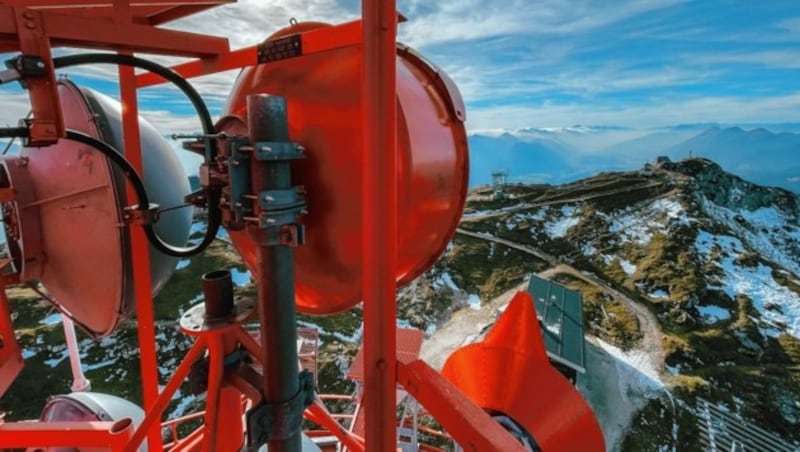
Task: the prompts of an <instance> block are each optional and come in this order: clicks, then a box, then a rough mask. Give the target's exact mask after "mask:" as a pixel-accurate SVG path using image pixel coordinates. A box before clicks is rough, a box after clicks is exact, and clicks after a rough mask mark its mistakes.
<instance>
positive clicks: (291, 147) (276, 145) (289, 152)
mask: <svg viewBox="0 0 800 452" xmlns="http://www.w3.org/2000/svg"><path fill="white" fill-rule="evenodd" d="M253 151H254V152H253V155H254V157H255V159H256V160H294V159H302V158H305V157H306V155H305V148H304V147H303V146H301V145H299V144H297V143H292V142H288V141H281V142H276V141H261V142H258V143H256V144H255V145H254V146H253Z"/></svg>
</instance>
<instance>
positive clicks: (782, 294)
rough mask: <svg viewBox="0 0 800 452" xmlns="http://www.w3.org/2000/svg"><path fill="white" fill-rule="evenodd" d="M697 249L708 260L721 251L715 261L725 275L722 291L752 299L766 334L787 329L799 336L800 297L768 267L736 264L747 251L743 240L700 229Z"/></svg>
mask: <svg viewBox="0 0 800 452" xmlns="http://www.w3.org/2000/svg"><path fill="white" fill-rule="evenodd" d="M695 248H696V249H697V251H698V253H700V254H701V255H703V256H705V257H706V258H711V253H712V250H714V249H715V248H716V249H718V250H719V251H720V256H719V259H718V260H717V261H716V262H715V264H716V265H717V266H718V267H719V268H720V269H721V270H722V273H723V276H722V277H721V278H720V280H719V285H720V288H721V289H722V290H723V291H725V293H727V294H728V296H730V297H731V298H735V297H736V295H737V294H744V295H747V296H748V297H749V298H750V299H751V300H753V306H755V308H756V309H757V310H758V312H759V314H760V316H761V319H762V321H763V322H764V323H766V328H762V329H761V331H762V333H763V334H766V335H768V336H772V337H777V336H778V335H780V332H781V331H783V330H785V331H786V332H787V333H789V334H791V335H792V336H795V337H800V295H798V294H796V293H795V292H793V291H791V290H789V289H788V288H786V287H784V286H782V285H780V284H778V283H777V282H776V281H775V279H774V278H773V277H772V268H770V267H767V266H766V265H763V264H759V265H758V266H756V267H748V266H740V265H736V263H735V260H736V257H737V256H739V255H740V254H742V253H743V252H745V250H746V249H745V246H744V244H743V243H742V241H741V240H739V239H737V238H736V237H731V236H728V235H716V234H711V233H709V232H707V231H703V230H701V231H699V232H698V234H697V238H696V239H695Z"/></svg>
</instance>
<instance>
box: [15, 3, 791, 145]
mask: <svg viewBox="0 0 800 452" xmlns="http://www.w3.org/2000/svg"><path fill="white" fill-rule="evenodd" d="M398 7H399V9H400V10H401V12H403V13H405V14H406V15H407V16H408V17H409V22H407V23H405V24H402V25H401V26H400V30H399V36H400V39H401V40H402V41H404V42H407V43H409V44H412V45H413V46H415V47H417V48H419V49H420V50H422V51H423V53H425V54H426V55H428V56H429V57H430V58H431V59H432V60H433V61H435V62H436V63H437V64H439V65H440V66H442V67H443V68H444V69H445V70H446V71H447V72H448V73H450V74H451V76H452V77H453V78H454V79H455V81H456V82H457V83H458V85H459V87H460V88H461V90H462V92H463V95H464V98H465V100H466V102H467V106H468V116H469V122H468V126H469V127H470V129H485V128H518V127H528V126H538V127H554V126H565V125H571V124H606V125H623V126H632V127H656V126H662V125H669V124H675V123H688V122H724V123H768V122H791V121H797V119H796V118H798V117H800V115H799V113H800V76H798V74H797V72H798V70H800V51H798V50H797V49H798V48H800V45H799V44H800V3H797V2H760V3H757V4H756V3H752V2H735V1H730V0H703V1H697V0H695V1H690V0H620V1H617V2H608V1H605V0H572V1H569V2H564V1H562V0H539V1H536V2H533V1H531V0H503V1H498V0H481V1H479V0H439V1H436V2H429V1H423V0H399V1H398ZM359 13H360V2H359V1H357V0H277V1H270V2H263V1H259V0H240V1H239V2H238V3H236V4H230V5H225V6H221V7H218V8H215V9H212V10H210V11H207V12H204V13H201V14H198V15H195V16H192V17H190V18H187V19H184V20H181V21H178V22H175V23H173V24H171V25H170V27H172V28H176V29H180V30H190V31H201V32H207V33H211V34H217V35H222V36H226V37H228V39H229V40H230V43H231V47H232V48H239V47H243V46H247V45H252V44H254V43H257V42H259V41H261V40H263V38H264V37H266V36H268V35H269V34H271V33H272V32H274V31H276V30H277V29H279V28H281V27H283V26H285V25H287V24H288V23H289V20H290V19H291V18H296V19H297V20H300V21H305V20H322V21H327V22H331V23H338V22H342V21H346V20H351V19H354V18H357V17H358V15H359ZM159 61H162V62H165V63H170V64H173V63H176V62H178V61H179V60H176V59H165V58H160V59H159ZM70 74H71V75H70V76H71V77H73V78H74V79H75V80H76V81H79V82H82V83H88V84H90V85H91V86H93V87H95V88H97V89H99V90H101V91H103V92H106V93H109V94H113V93H114V91H115V90H116V87H115V85H114V84H113V83H112V80H113V79H114V77H115V69H114V68H113V67H97V68H91V69H84V68H81V69H75V70H71V71H70ZM235 75H236V72H235V71H233V72H228V73H224V74H216V75H212V76H207V77H203V78H199V79H195V80H193V83H195V85H196V86H197V87H198V90H199V91H200V92H201V93H203V95H204V96H205V97H206V98H207V99H208V101H209V103H210V105H211V107H212V108H213V109H215V110H218V109H219V108H220V106H221V105H222V102H223V101H224V99H225V97H226V95H227V93H228V90H229V88H230V86H231V84H232V82H233V79H234V77H235ZM3 92H4V93H9V92H10V93H13V94H11V95H10V96H5V97H4V108H3V109H2V111H0V121H2V122H4V123H12V124H13V123H15V122H16V119H17V118H18V117H20V116H21V115H24V114H25V112H26V111H25V110H26V108H27V107H26V103H25V96H24V93H21V92H20V91H19V90H18V89H17V90H16V91H14V90H11V91H9V89H8V88H3ZM140 99H141V103H142V111H143V114H144V115H145V116H146V117H148V118H149V119H151V120H152V121H154V122H156V124H157V126H159V127H160V128H162V129H163V130H165V131H166V132H172V131H185V130H193V129H196V127H197V126H196V121H195V120H194V119H193V118H192V112H191V110H190V109H189V108H188V105H187V104H186V103H185V102H184V101H183V100H182V99H181V98H180V96H178V94H177V93H176V92H175V91H174V90H171V89H168V88H165V87H159V88H151V89H147V90H143V91H142V92H141V96H140Z"/></svg>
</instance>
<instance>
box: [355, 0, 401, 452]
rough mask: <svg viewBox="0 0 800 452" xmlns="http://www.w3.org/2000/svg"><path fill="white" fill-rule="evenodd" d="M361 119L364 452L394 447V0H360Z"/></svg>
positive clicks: (395, 129)
mask: <svg viewBox="0 0 800 452" xmlns="http://www.w3.org/2000/svg"><path fill="white" fill-rule="evenodd" d="M361 5H362V9H361V16H362V20H363V31H362V33H363V36H362V44H361V45H362V52H363V61H362V65H363V66H362V91H361V114H362V127H363V137H362V139H363V143H364V151H365V152H364V157H363V160H362V165H363V168H362V174H363V181H362V183H363V191H362V201H363V202H362V204H363V209H364V210H363V212H362V226H363V234H364V235H363V238H362V244H363V251H362V252H363V269H362V278H363V279H362V287H363V297H364V373H365V383H364V390H365V392H366V397H365V406H364V409H365V410H366V411H365V413H366V435H365V438H364V439H365V441H366V450H376V451H377V450H382V451H388V450H394V449H395V448H396V438H395V432H396V425H395V424H396V414H395V389H396V384H397V383H396V381H397V365H396V363H397V358H396V354H395V342H396V338H395V329H396V328H395V324H396V312H395V309H396V300H395V297H396V281H395V267H396V260H397V255H396V254H397V244H396V241H397V232H396V231H397V199H396V197H397V186H396V178H397V175H396V168H395V162H396V161H397V158H396V155H397V140H396V135H397V119H396V114H397V104H396V72H395V71H396V59H395V58H396V56H395V52H396V49H395V48H396V42H395V38H396V33H397V10H396V2H395V0H362V2H361Z"/></svg>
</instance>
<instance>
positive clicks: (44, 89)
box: [0, 8, 64, 146]
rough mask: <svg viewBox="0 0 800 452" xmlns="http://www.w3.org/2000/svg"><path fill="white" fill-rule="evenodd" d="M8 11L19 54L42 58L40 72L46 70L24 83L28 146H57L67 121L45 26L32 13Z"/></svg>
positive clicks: (8, 9)
mask: <svg viewBox="0 0 800 452" xmlns="http://www.w3.org/2000/svg"><path fill="white" fill-rule="evenodd" d="M6 10H7V11H6V12H10V13H11V14H12V17H13V19H14V23H13V27H14V31H15V33H16V35H17V38H18V39H19V41H18V44H19V47H18V48H19V51H20V52H21V53H22V54H24V55H28V56H36V57H39V58H41V64H42V66H43V67H42V68H41V69H43V70H44V71H45V73H44V75H42V76H39V77H28V78H27V79H26V80H25V82H26V83H27V87H28V96H29V97H30V100H31V110H32V111H33V121H32V123H31V126H30V137H29V139H28V143H29V144H30V145H31V146H45V145H50V144H54V143H55V142H56V141H57V140H58V139H59V138H61V137H63V136H64V118H63V117H62V116H61V106H60V105H59V102H58V88H57V84H56V78H55V71H54V69H53V59H52V56H51V54H50V42H49V40H48V36H47V33H46V29H45V25H44V23H43V21H42V17H41V16H39V15H38V14H35V13H33V12H32V11H29V10H22V9H16V10H15V9H10V8H6ZM1 12H2V10H0V13H1ZM4 25H5V23H4Z"/></svg>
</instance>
